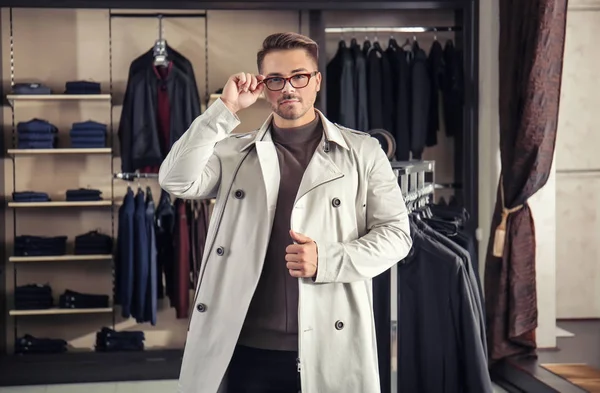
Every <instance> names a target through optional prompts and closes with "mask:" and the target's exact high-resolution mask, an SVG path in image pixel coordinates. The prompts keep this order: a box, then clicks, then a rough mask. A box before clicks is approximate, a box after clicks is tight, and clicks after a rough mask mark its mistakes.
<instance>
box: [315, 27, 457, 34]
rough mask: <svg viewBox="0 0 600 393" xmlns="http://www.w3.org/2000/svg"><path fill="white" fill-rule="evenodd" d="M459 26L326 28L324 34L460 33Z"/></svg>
mask: <svg viewBox="0 0 600 393" xmlns="http://www.w3.org/2000/svg"><path fill="white" fill-rule="evenodd" d="M461 30H462V29H461V27H459V26H402V27H326V28H325V33H326V34H344V33H427V32H452V31H461Z"/></svg>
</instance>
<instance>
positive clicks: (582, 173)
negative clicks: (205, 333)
mask: <svg viewBox="0 0 600 393" xmlns="http://www.w3.org/2000/svg"><path fill="white" fill-rule="evenodd" d="M535 3H536V4H537V5H536V7H537V8H536V9H535V10H534V9H531V10H528V12H525V11H523V9H522V8H523V7H524V6H522V5H520V3H518V2H516V1H514V0H433V1H427V2H425V1H417V0H406V1H402V0H399V1H398V0H397V1H378V2H367V1H352V2H349V1H346V2H343V1H322V2H320V1H311V2H308V1H306V2H305V1H281V2H266V1H265V2H262V1H251V2H229V1H220V2H204V1H191V0H179V1H143V0H140V1H134V0H127V1H92V0H61V1H56V2H44V1H38V0H19V1H5V0H0V32H1V33H0V34H1V38H0V56H1V57H2V59H1V62H0V66H1V71H0V73H1V76H2V84H1V89H2V91H1V92H0V93H1V94H2V95H3V97H4V100H3V105H4V106H3V110H2V111H0V116H2V119H1V122H2V132H3V138H0V143H2V146H0V149H1V151H2V152H3V155H2V159H1V160H0V165H1V166H2V168H1V170H0V173H2V174H3V176H4V179H3V181H2V182H0V188H1V190H0V192H1V193H2V197H3V204H2V205H1V206H0V238H1V239H0V247H1V248H2V252H3V257H4V258H3V261H2V262H1V263H0V392H1V393H9V392H10V393H12V392H23V393H25V392H27V393H34V392H59V391H60V392H64V393H67V392H82V391H89V392H99V393H105V392H106V393H108V392H138V391H140V392H141V391H144V392H147V393H150V392H159V391H160V392H167V391H168V392H171V391H172V392H174V391H178V390H177V378H178V376H179V371H180V368H181V363H182V356H183V350H184V346H185V342H186V335H187V332H188V325H189V321H190V316H191V315H192V313H194V312H197V311H196V309H197V307H196V304H194V299H195V292H196V288H197V286H198V282H199V281H200V280H201V278H200V277H199V272H200V271H201V265H202V261H203V255H204V254H205V251H206V252H208V251H209V247H210V246H209V245H208V244H207V243H206V239H207V233H208V229H209V223H210V220H211V215H212V212H213V209H214V208H215V203H214V200H210V199H208V200H182V199H179V198H176V197H173V196H171V195H169V194H168V193H166V192H165V191H163V190H161V188H160V186H159V184H158V175H157V174H158V168H159V166H160V163H161V162H162V160H163V159H164V158H165V156H166V154H167V153H168V152H169V149H170V147H171V145H172V144H173V143H174V142H175V141H176V140H177V139H178V138H179V137H180V136H181V135H182V134H183V133H184V132H185V131H186V129H187V128H188V127H189V125H190V124H191V123H192V121H193V120H194V119H195V118H196V117H197V116H199V115H201V114H202V113H204V112H205V111H206V110H207V108H208V107H210V105H212V104H213V103H214V102H215V101H216V100H218V99H219V97H220V94H221V92H222V88H223V86H224V84H225V82H226V81H227V79H228V77H229V76H230V75H232V74H235V73H237V72H241V71H245V72H252V73H255V72H256V52H257V51H258V50H259V49H260V46H261V44H262V41H263V39H264V38H265V37H266V36H268V35H269V34H272V33H277V32H286V31H291V32H298V33H301V34H304V35H307V36H309V37H310V38H312V39H313V40H315V41H316V42H317V43H318V44H319V48H320V50H319V64H318V66H319V71H320V72H321V73H322V76H323V84H322V89H321V91H320V92H319V94H318V96H317V102H316V107H317V109H319V110H320V111H321V112H322V113H323V114H324V115H325V116H326V117H327V118H328V119H329V120H331V121H332V122H334V123H337V124H339V125H341V126H344V127H348V128H352V129H356V130H359V131H362V132H366V133H369V134H370V135H371V136H372V137H374V138H376V139H377V140H378V141H379V142H380V145H381V148H382V149H383V150H384V152H385V154H386V155H387V157H388V159H389V160H390V165H391V167H392V169H393V171H394V173H395V175H396V176H397V177H398V184H399V186H400V188H401V190H402V194H403V196H404V199H405V203H406V207H407V210H408V212H409V217H410V220H411V222H414V223H418V225H415V226H413V228H417V229H416V232H418V233H416V234H415V233H412V234H411V235H412V236H417V235H418V236H420V237H421V239H424V240H423V241H424V242H426V247H430V248H431V249H437V250H441V251H439V252H438V254H439V255H436V260H435V263H422V260H423V259H426V258H427V255H418V253H419V252H420V251H419V250H418V249H413V253H412V254H410V255H409V256H408V257H407V258H406V260H403V261H398V264H397V265H395V266H394V267H392V268H391V269H390V270H388V271H386V272H385V273H383V274H381V275H379V276H377V277H375V278H374V279H373V312H374V315H375V330H376V333H377V353H378V369H379V376H380V384H381V392H382V393H396V392H402V393H406V392H410V393H459V392H461V393H462V392H465V393H466V392H468V393H481V392H488V391H494V392H556V391H560V392H567V393H568V392H579V391H600V390H594V389H600V387H598V386H600V382H598V381H600V371H599V370H600V356H598V355H599V354H600V349H599V348H600V346H599V345H598V344H599V343H600V325H599V322H598V321H599V320H600V303H598V302H595V301H594V300H593V299H596V298H598V296H596V292H597V285H596V276H597V273H598V266H597V263H596V262H595V261H596V258H595V256H596V255H597V254H598V251H600V249H599V248H598V247H600V246H595V244H599V243H598V242H597V241H594V240H595V233H596V229H597V224H598V222H597V218H596V212H595V210H594V208H593V207H591V206H593V205H594V203H593V201H594V200H595V199H596V198H595V194H596V193H595V190H596V186H597V178H596V177H594V176H595V175H594V172H595V171H596V172H597V171H598V170H597V169H594V168H599V167H600V163H596V162H595V161H597V160H598V158H597V157H598V156H597V154H593V153H592V149H594V148H593V147H592V146H595V144H594V143H590V139H594V138H597V137H595V136H593V135H594V134H595V133H592V132H591V129H592V128H591V126H592V124H593V123H594V118H593V117H592V116H589V115H587V114H588V113H596V112H597V111H595V110H594V109H595V108H596V106H597V105H596V106H592V105H594V103H597V100H598V98H597V94H595V93H596V90H597V89H595V90H594V92H593V93H592V88H593V85H594V83H598V82H596V81H597V80H598V78H595V77H594V75H592V72H593V71H592V68H591V67H594V64H596V62H595V61H594V60H597V58H592V57H589V58H588V57H587V56H592V55H591V53H597V52H595V51H594V48H593V47H592V45H593V43H592V42H593V41H592V38H591V37H595V36H596V35H595V34H593V33H594V32H595V30H593V29H592V26H594V27H595V26H598V25H599V24H598V23H597V22H598V18H600V3H599V2H598V1H591V2H590V1H587V2H586V1H582V0H580V1H573V0H572V1H571V2H570V3H571V4H569V7H568V16H569V20H568V23H567V22H566V21H567V18H566V16H567V1H566V0H563V1H560V0H541V1H539V2H535ZM538 3H539V4H538ZM580 3H581V4H583V5H581V6H580V5H579V4H580ZM584 3H585V4H584ZM591 3H594V4H593V5H591V6H590V5H589V4H591ZM50 4H52V5H50ZM542 4H543V5H542ZM573 4H574V5H573ZM547 9H552V10H553V11H552V12H550V13H549V12H544V11H543V10H547ZM535 13H537V14H535ZM534 14H535V15H534ZM550 14H551V15H550ZM566 32H568V34H566ZM565 37H568V38H567V39H565ZM565 40H566V45H565ZM548 42H551V43H552V44H547V43H548ZM573 42H576V44H571V45H570V43H573ZM544 45H546V46H544ZM587 45H589V46H590V48H587ZM582 48H583V49H582ZM563 50H564V59H563ZM499 52H501V53H502V54H503V55H502V56H499ZM584 56H585V58H584ZM575 67H577V68H576V69H575ZM511 73H512V74H511ZM514 75H517V77H515V76H514ZM561 75H562V79H561ZM575 75H577V76H575ZM561 83H562V94H561ZM173 86H177V89H173V88H172V87H173ZM559 98H560V99H561V105H560V109H561V111H562V114H561V116H560V121H559V116H558V111H559V106H558V102H559ZM588 107H589V108H590V111H586V108H588ZM540 108H541V109H542V110H540ZM571 111H572V112H573V113H571ZM270 112H271V107H270V105H269V104H268V103H267V101H266V100H264V99H261V98H259V99H258V101H257V102H256V103H255V104H253V105H252V106H251V107H249V108H246V109H244V110H242V111H241V112H239V113H238V116H239V118H240V120H241V124H240V125H239V126H238V127H237V128H236V129H235V130H234V133H245V132H250V131H253V130H255V129H257V128H258V127H260V126H261V124H262V123H263V122H264V120H265V119H266V117H267V116H268V115H269V114H270ZM140 119H154V120H153V121H150V123H151V124H145V125H144V126H143V127H140V125H139V124H138V123H139V122H140ZM581 122H583V123H584V124H580V123H581ZM560 127H562V128H568V129H569V132H562V133H557V128H560ZM588 129H589V130H590V131H589V132H588V131H587V130H588ZM134 130H135V131H134ZM140 130H142V131H140ZM565 131H566V130H565ZM557 134H560V135H561V136H560V138H559V139H558V140H557ZM140 141H142V142H140ZM584 141H585V142H584ZM555 145H556V152H555V151H554V148H555ZM140 146H141V147H140ZM140 148H141V149H142V150H143V149H146V150H144V151H146V152H147V153H146V156H145V157H142V159H139V157H138V159H136V160H134V159H133V151H134V150H136V149H137V150H136V151H137V152H139V151H140V150H139V149H140ZM586 149H588V150H589V154H588V155H587V156H586V155H585V154H582V152H583V151H586ZM257 186H258V185H257ZM579 202H582V203H581V204H580V203H579ZM585 222H587V223H588V224H587V225H583V223H585ZM534 223H535V230H534ZM205 247H206V250H205ZM415 254H416V255H415ZM457 260H459V261H460V264H461V266H462V269H463V270H464V271H465V272H467V273H466V274H464V276H463V277H461V278H456V277H450V275H449V274H448V273H446V272H447V271H448V270H447V269H445V268H444V266H443V265H444V264H446V265H447V264H450V263H454V262H453V261H457ZM411 261H412V262H411ZM575 261H576V263H577V264H578V267H577V268H575V269H574V268H573V266H572V264H573V262H575ZM240 262H241V261H240ZM436 265H438V266H437V267H436ZM443 274H446V275H448V277H440V275H443ZM415 277H418V278H417V279H418V280H419V282H418V283H419V284H418V285H417V286H415V282H414V280H415ZM437 280H448V281H449V282H450V281H452V284H451V285H452V286H453V287H452V288H453V289H452V290H449V291H448V293H445V294H444V293H440V291H437V292H436V295H435V296H433V295H431V293H430V292H429V293H428V291H427V288H434V287H435V286H436V282H438V281H437ZM224 290H226V289H225V288H224ZM452 291H456V292H457V293H461V294H463V295H464V296H462V297H460V299H457V298H456V295H455V293H454V292H452ZM465 294H466V295H465ZM454 301H458V302H463V303H460V304H459V305H458V306H456V307H453V308H451V311H450V312H449V313H444V315H445V314H448V315H447V316H444V317H442V316H440V315H441V313H439V310H440V309H442V308H444V307H445V306H441V304H443V303H444V302H454ZM438 337H444V338H443V339H438ZM440 340H441V341H440ZM444 340H445V341H444ZM438 344H439V345H438ZM448 348H457V349H456V350H454V351H452V350H450V349H448ZM420 354H423V356H421V355H420ZM432 358H435V359H440V358H446V359H452V363H453V365H452V370H454V371H453V372H456V373H457V375H456V376H453V377H452V378H449V379H448V380H452V381H454V382H455V385H452V383H449V382H446V384H445V386H444V384H439V385H437V386H439V390H435V391H431V390H427V389H425V390H424V388H423V387H424V386H428V378H436V377H439V376H440V375H444V373H447V372H448V370H446V369H445V368H444V367H447V365H444V364H443V363H444V362H428V359H432ZM474 362H480V363H481V362H483V363H487V364H484V365H482V364H474ZM479 368H483V369H485V370H489V372H488V374H489V380H488V382H487V383H488V384H487V385H486V384H484V383H483V382H482V383H481V384H480V385H477V383H474V382H473V381H474V380H475V379H477V378H476V377H474V376H473V375H472V374H473V373H474V372H476V371H473V370H477V369H479ZM446 377H447V376H446ZM446 377H444V378H446ZM486 378H487V377H486ZM486 378H479V379H477V380H478V381H485V380H486ZM594 381H595V382H594ZM454 382H453V383H454ZM594 383H598V385H595V384H594ZM415 387H421V388H420V389H418V391H415V390H414V389H415ZM186 393H187V392H186ZM190 393H191V392H190ZM322 393H329V392H325V391H323V392H322ZM352 393H354V392H352ZM356 393H359V392H356Z"/></svg>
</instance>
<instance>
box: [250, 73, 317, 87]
mask: <svg viewBox="0 0 600 393" xmlns="http://www.w3.org/2000/svg"><path fill="white" fill-rule="evenodd" d="M318 73H319V71H313V72H299V73H297V74H294V75H292V76H290V77H288V78H284V77H283V76H272V77H269V78H265V79H263V80H262V81H261V82H260V83H264V84H265V87H266V88H267V89H269V90H271V91H281V90H283V89H284V88H285V84H286V83H289V84H290V85H291V86H292V87H293V88H294V89H304V88H305V87H306V86H308V84H309V83H310V80H311V79H312V78H313V77H314V76H316V75H317V74H318ZM297 76H305V77H307V78H308V79H307V80H306V84H305V85H304V86H295V85H294V84H293V83H292V78H294V77H297ZM272 79H283V85H282V86H281V88H280V89H271V88H270V87H269V85H268V83H267V82H268V81H270V80H272Z"/></svg>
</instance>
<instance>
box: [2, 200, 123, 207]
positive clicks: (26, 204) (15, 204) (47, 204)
mask: <svg viewBox="0 0 600 393" xmlns="http://www.w3.org/2000/svg"><path fill="white" fill-rule="evenodd" d="M112 204H113V203H112V201H81V202H79V201H49V202H8V207H14V208H25V207H95V206H98V207H99V206H112Z"/></svg>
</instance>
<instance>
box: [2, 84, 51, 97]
mask: <svg viewBox="0 0 600 393" xmlns="http://www.w3.org/2000/svg"><path fill="white" fill-rule="evenodd" d="M12 91H13V93H15V94H30V95H31V94H52V90H51V89H50V88H49V87H48V86H44V85H43V84H41V83H15V84H14V85H13V87H12Z"/></svg>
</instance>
